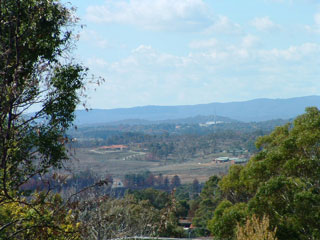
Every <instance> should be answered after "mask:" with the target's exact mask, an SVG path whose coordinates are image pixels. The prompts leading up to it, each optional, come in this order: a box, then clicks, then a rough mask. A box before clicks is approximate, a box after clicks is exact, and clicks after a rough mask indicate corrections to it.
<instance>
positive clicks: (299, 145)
mask: <svg viewBox="0 0 320 240" xmlns="http://www.w3.org/2000/svg"><path fill="white" fill-rule="evenodd" d="M256 145H257V147H258V148H259V149H260V152H259V153H258V154H257V155H255V156H254V157H253V158H251V159H250V161H249V163H248V164H247V165H246V166H233V167H232V168H231V169H230V171H229V174H228V175H226V176H225V177H224V178H223V179H222V180H221V182H220V183H219V186H220V189H221V190H222V193H223V196H224V198H225V200H224V201H222V202H221V203H220V204H219V206H218V207H217V209H216V210H215V212H214V217H213V218H212V220H211V221H210V222H209V229H210V230H211V232H212V234H213V235H214V236H216V237H217V238H218V239H233V237H234V236H235V232H236V226H237V224H238V223H240V224H243V223H245V220H246V219H247V218H248V217H250V216H253V215H255V216H257V217H259V218H260V219H261V218H263V217H264V216H267V217H268V218H269V219H270V228H271V229H274V228H277V232H276V236H277V238H278V239H319V238H320V184H319V179H320V111H319V110H318V109H317V108H315V107H310V108H307V109H306V113H305V114H303V115H301V116H298V117H297V118H296V119H295V120H294V122H293V123H292V124H286V125H284V126H281V127H277V128H276V129H275V130H274V131H273V132H272V133H271V134H270V135H267V136H264V137H261V138H259V140H258V141H257V143H256Z"/></svg>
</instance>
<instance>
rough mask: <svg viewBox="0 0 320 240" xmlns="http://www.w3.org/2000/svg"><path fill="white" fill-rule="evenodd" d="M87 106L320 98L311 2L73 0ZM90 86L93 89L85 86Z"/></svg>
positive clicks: (317, 7)
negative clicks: (88, 76) (92, 82)
mask: <svg viewBox="0 0 320 240" xmlns="http://www.w3.org/2000/svg"><path fill="white" fill-rule="evenodd" d="M71 3H72V4H73V6H75V7H77V15H78V16H79V17H80V18H81V23H82V24H84V25H85V28H84V29H83V30H81V31H80V40H79V42H78V48H77V50H76V51H75V55H76V58H77V60H78V61H81V62H82V63H84V64H85V65H87V66H88V67H89V68H90V71H91V73H93V74H95V75H96V76H102V77H104V78H105V79H106V82H105V83H104V84H103V85H102V86H99V87H98V88H97V90H96V91H95V92H94V91H92V90H89V95H90V99H89V101H88V102H89V106H90V107H91V108H119V107H133V106H142V105H184V104H199V103H209V102H229V101H243V100H249V99H254V98H262V97H263V98H265V97H266V98H289V97H297V96H307V95H320V81H319V80H320V78H319V76H320V4H319V2H318V1H313V0H254V1H253V0H241V1H239V0H211V1H205V0H174V1H173V0H91V1H87V0H73V1H71ZM91 88H92V87H91Z"/></svg>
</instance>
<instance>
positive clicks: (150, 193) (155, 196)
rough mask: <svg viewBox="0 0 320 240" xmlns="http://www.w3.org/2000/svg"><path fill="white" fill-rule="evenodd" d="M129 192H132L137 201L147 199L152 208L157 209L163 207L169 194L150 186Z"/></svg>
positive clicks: (167, 200)
mask: <svg viewBox="0 0 320 240" xmlns="http://www.w3.org/2000/svg"><path fill="white" fill-rule="evenodd" d="M129 193H130V194H133V196H134V197H135V199H136V200H137V201H143V200H148V201H149V202H150V204H151V205H152V206H153V207H154V208H156V209H159V210H160V209H163V208H165V207H166V205H167V204H168V202H169V201H170V196H169V194H168V193H167V192H164V191H161V190H155V189H152V188H148V189H144V190H140V191H129Z"/></svg>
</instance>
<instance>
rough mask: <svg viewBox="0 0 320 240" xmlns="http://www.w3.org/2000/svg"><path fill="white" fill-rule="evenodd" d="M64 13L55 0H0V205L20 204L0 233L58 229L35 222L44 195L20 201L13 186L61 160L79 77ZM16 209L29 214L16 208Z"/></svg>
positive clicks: (69, 16) (82, 73)
mask: <svg viewBox="0 0 320 240" xmlns="http://www.w3.org/2000/svg"><path fill="white" fill-rule="evenodd" d="M72 11H73V10H72V9H69V8H67V7H65V6H64V5H62V4H61V3H60V1H58V0H16V1H0V23H1V24H0V209H1V210H2V211H6V210H5V209H7V208H8V209H9V210H8V211H10V206H15V207H16V208H18V209H19V208H21V209H22V210H21V212H15V214H14V216H15V217H14V219H16V220H13V218H11V219H10V217H9V218H1V220H0V234H2V233H4V232H5V233H6V234H9V235H10V234H11V235H12V234H19V236H20V238H24V239H29V237H27V235H26V236H25V237H22V236H24V235H23V234H24V233H25V234H29V235H28V236H31V235H30V234H31V233H30V232H32V231H34V232H37V231H38V230H39V228H47V229H48V231H49V229H51V230H50V231H51V232H52V231H53V230H54V229H59V226H58V225H59V224H58V223H59V221H56V222H52V224H49V223H48V224H46V225H45V226H43V225H41V226H38V225H37V224H36V222H37V220H36V219H37V218H38V217H39V219H40V218H41V214H42V212H41V211H37V210H36V209H38V208H40V209H41V208H42V207H44V204H45V203H46V199H43V200H41V201H40V200H39V201H36V200H34V199H37V197H36V196H34V195H33V197H31V198H24V197H23V193H22V192H21V191H19V190H20V187H21V185H23V184H24V183H26V182H28V181H29V179H31V178H32V177H35V176H37V177H41V176H43V175H44V174H46V173H48V172H49V171H50V170H52V169H55V168H61V167H62V166H63V162H64V161H66V160H68V156H67V154H66V149H65V143H66V142H67V140H68V139H67V138H66V137H65V131H66V129H68V128H69V127H70V126H71V124H72V121H73V120H74V110H75V108H76V106H77V104H78V103H79V102H80V97H79V93H80V91H81V90H82V88H83V86H84V81H85V78H86V74H87V73H86V72H87V69H86V68H84V67H83V66H81V65H79V64H76V63H74V62H73V60H72V59H71V58H70V57H69V56H70V50H71V49H72V48H73V44H74V40H73V39H74V36H73V35H72V32H71V30H72V29H73V26H74V23H75V21H76V19H74V17H73V16H74V14H73V13H72ZM30 112H33V113H30ZM49 195H50V194H48V195H46V196H49ZM23 206H25V207H27V206H30V211H31V212H32V213H30V212H27V213H24V210H23V209H24V207H23ZM32 209H33V210H34V211H33V210H32ZM56 213H57V212H56ZM19 214H21V216H20V218H19ZM25 214H26V216H27V217H25ZM37 214H38V216H36V215H37ZM57 219H59V218H57ZM64 219H65V218H64V217H63V216H62V218H61V219H60V220H61V221H60V222H61V223H62V222H63V221H64ZM32 223H34V224H32ZM21 226H28V227H21ZM10 231H13V232H10ZM14 231H16V232H14ZM64 234H66V233H64ZM39 237H40V236H39V235H35V238H32V237H31V238H32V239H37V238H39ZM48 239H49V238H48ZM55 239H58V236H57V237H56V238H55Z"/></svg>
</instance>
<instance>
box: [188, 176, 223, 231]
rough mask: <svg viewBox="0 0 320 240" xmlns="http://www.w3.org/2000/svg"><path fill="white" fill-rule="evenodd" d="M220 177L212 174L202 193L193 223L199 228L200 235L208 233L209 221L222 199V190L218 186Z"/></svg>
mask: <svg viewBox="0 0 320 240" xmlns="http://www.w3.org/2000/svg"><path fill="white" fill-rule="evenodd" d="M219 180H220V179H219V178H218V177H217V176H212V177H210V179H209V180H208V181H207V182H206V183H205V185H204V187H203V189H202V191H201V193H200V201H199V206H198V209H197V210H196V212H195V216H194V218H193V221H192V223H193V224H194V226H196V227H197V228H198V229H199V231H198V232H199V234H200V235H208V228H207V225H208V221H209V220H210V219H211V218H212V216H213V212H214V210H215V208H216V207H217V205H218V203H219V202H220V201H221V192H220V189H219V187H218V182H219Z"/></svg>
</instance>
